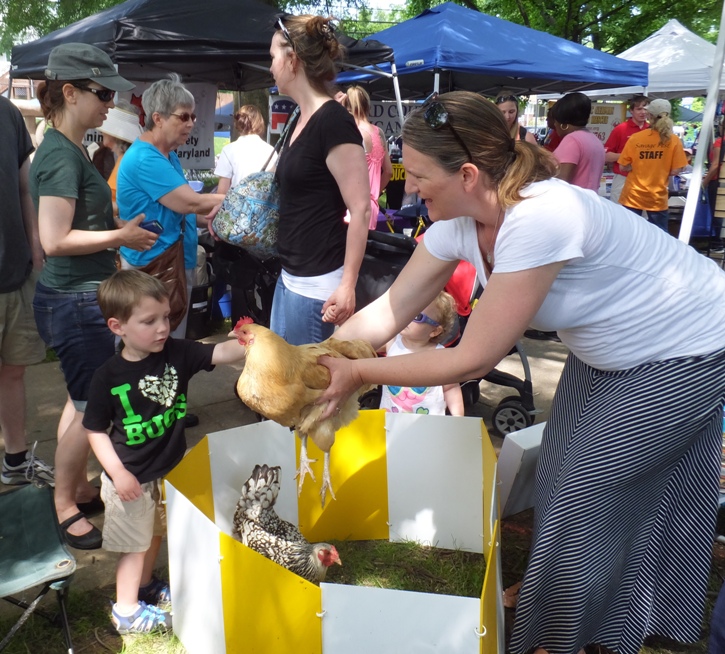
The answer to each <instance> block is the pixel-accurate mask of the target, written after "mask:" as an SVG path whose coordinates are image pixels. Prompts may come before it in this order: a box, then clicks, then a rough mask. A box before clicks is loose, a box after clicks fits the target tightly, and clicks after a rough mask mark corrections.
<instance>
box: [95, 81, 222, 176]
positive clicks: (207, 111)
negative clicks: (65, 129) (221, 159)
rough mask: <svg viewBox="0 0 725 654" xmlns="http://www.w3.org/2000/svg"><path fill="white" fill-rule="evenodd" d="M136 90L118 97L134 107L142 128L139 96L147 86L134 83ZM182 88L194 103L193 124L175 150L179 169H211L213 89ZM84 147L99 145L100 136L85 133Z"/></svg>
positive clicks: (203, 86) (207, 86) (192, 85)
mask: <svg viewBox="0 0 725 654" xmlns="http://www.w3.org/2000/svg"><path fill="white" fill-rule="evenodd" d="M134 83H135V84H136V88H134V89H132V90H131V91H128V92H124V93H119V94H118V97H119V98H121V99H124V100H126V101H127V102H130V103H131V104H132V105H133V106H136V107H138V109H139V112H140V114H141V115H140V116H139V122H140V124H141V126H143V125H144V122H145V118H146V117H145V116H144V114H143V107H142V106H141V95H142V94H143V92H144V91H145V90H146V89H147V88H148V87H149V86H150V83H147V82H134ZM184 86H185V87H186V88H187V89H189V91H191V93H192V95H193V96H194V101H195V103H196V105H195V107H194V113H195V114H196V123H194V127H193V129H192V130H191V134H190V135H189V139H188V140H187V141H186V143H185V144H184V145H182V146H180V147H179V148H177V149H176V154H177V155H178V157H179V160H180V161H181V165H182V167H183V168H185V169H187V170H205V169H209V168H214V165H215V164H214V111H215V107H216V93H217V90H216V87H215V86H214V85H213V84H201V83H189V84H184ZM83 142H84V143H85V145H90V144H91V143H93V142H95V143H98V144H99V145H101V144H102V143H103V135H102V134H101V133H100V132H97V131H96V130H89V131H88V132H86V137H85V139H84V141H83Z"/></svg>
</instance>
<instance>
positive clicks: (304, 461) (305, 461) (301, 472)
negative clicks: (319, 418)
mask: <svg viewBox="0 0 725 654" xmlns="http://www.w3.org/2000/svg"><path fill="white" fill-rule="evenodd" d="M300 441H301V443H300V467H299V468H298V469H297V474H296V475H295V479H297V497H299V496H300V495H301V494H302V484H303V483H304V481H305V477H306V476H307V475H309V476H310V477H312V481H315V475H314V473H313V472H312V468H311V467H310V463H316V462H317V459H310V457H309V456H307V434H305V435H302V434H300ZM325 457H327V453H325ZM325 461H327V458H325ZM328 476H329V473H328ZM323 481H324V478H323Z"/></svg>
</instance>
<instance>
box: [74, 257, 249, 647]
mask: <svg viewBox="0 0 725 654" xmlns="http://www.w3.org/2000/svg"><path fill="white" fill-rule="evenodd" d="M98 304H99V306H100V308H101V311H102V312H103V316H104V318H105V319H106V322H107V323H108V327H109V328H110V330H111V331H112V332H113V333H114V334H115V335H116V336H119V337H120V338H121V339H122V340H123V344H124V348H123V350H122V351H121V353H120V354H116V355H115V356H113V357H111V358H110V359H109V360H108V361H107V362H106V363H105V364H103V365H102V366H101V367H100V368H99V369H98V370H97V371H96V372H95V374H94V376H93V382H92V384H91V389H90V392H89V397H88V405H87V408H86V412H85V416H84V418H83V426H84V427H85V428H86V430H87V431H88V438H89V440H90V443H91V447H92V448H93V451H94V453H95V455H96V457H97V458H98V460H99V461H100V463H101V465H102V466H103V469H104V473H103V474H102V476H101V482H102V484H101V496H102V498H103V501H104V503H105V506H106V512H105V521H104V525H103V547H104V549H106V550H109V551H112V552H120V553H121V556H120V558H119V561H118V567H117V570H116V604H114V606H113V610H112V619H113V623H114V626H115V627H116V629H117V630H118V632H119V633H122V634H126V633H140V632H148V631H153V630H156V629H165V628H168V627H170V626H171V617H170V615H169V613H168V612H166V611H164V610H162V609H160V608H158V606H157V605H158V604H161V603H167V602H168V601H169V589H168V583H166V582H164V581H162V580H160V579H157V578H156V577H153V576H152V571H153V567H154V562H155V561H156V556H157V554H158V552H159V549H160V547H161V537H162V535H163V533H164V531H165V516H164V514H163V511H162V507H161V504H160V492H159V486H160V480H161V478H162V477H164V476H165V475H166V474H168V473H169V471H171V469H172V468H174V467H175V466H176V465H177V464H178V463H179V461H181V459H182V457H183V456H184V452H185V450H186V437H185V434H184V416H185V415H186V406H187V405H186V397H187V387H188V383H189V379H190V378H191V377H192V376H193V375H195V374H196V373H197V372H199V371H200V370H212V369H213V368H214V366H215V365H216V364H219V363H235V362H238V361H242V360H243V359H244V356H245V349H244V347H243V346H241V345H240V344H239V342H238V341H237V340H236V339H234V340H230V341H226V342H224V343H218V344H216V345H214V344H204V343H197V342H196V341H190V340H181V339H180V340H176V339H172V338H169V295H168V292H167V290H166V288H165V287H164V285H163V284H162V283H161V282H159V281H158V280H157V279H155V278H153V277H151V276H150V275H147V274H146V273H142V272H140V271H138V270H122V271H119V272H116V273H114V274H113V276H111V277H110V278H109V279H107V280H106V281H104V282H103V283H102V284H101V285H100V287H99V289H98ZM109 425H110V427H111V429H110V433H106V432H107V430H108V427H109Z"/></svg>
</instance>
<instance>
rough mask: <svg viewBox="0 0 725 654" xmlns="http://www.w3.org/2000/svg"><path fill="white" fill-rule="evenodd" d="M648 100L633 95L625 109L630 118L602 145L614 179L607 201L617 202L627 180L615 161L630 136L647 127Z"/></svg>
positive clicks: (618, 126) (605, 160)
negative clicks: (627, 110)
mask: <svg viewBox="0 0 725 654" xmlns="http://www.w3.org/2000/svg"><path fill="white" fill-rule="evenodd" d="M648 104H649V99H648V98H647V96H645V95H635V96H634V97H633V98H631V99H630V101H629V103H628V105H627V108H628V109H629V113H630V114H631V117H630V118H629V119H628V120H625V121H624V122H623V123H620V124H619V125H617V126H616V127H615V128H614V129H613V130H612V133H611V134H610V135H609V138H608V139H607V142H606V143H605V144H604V150H605V152H606V154H605V155H604V162H605V163H611V164H613V165H612V172H613V173H614V179H612V192H611V194H610V196H609V199H610V200H611V201H612V202H617V203H618V202H619V195H620V193H621V192H622V189H623V188H624V180H625V179H627V173H626V172H624V171H622V170H621V169H620V168H619V164H618V163H617V159H619V155H620V153H621V152H622V150H624V144H625V143H626V142H627V140H628V139H629V137H630V136H632V134H636V133H637V132H641V131H642V130H643V129H647V128H648V127H649V123H648V122H647V105H648Z"/></svg>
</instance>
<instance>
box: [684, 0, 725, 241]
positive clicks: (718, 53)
mask: <svg viewBox="0 0 725 654" xmlns="http://www.w3.org/2000/svg"><path fill="white" fill-rule="evenodd" d="M724 55H725V3H723V7H722V13H721V15H720V31H719V33H718V35H717V45H716V47H715V60H714V61H713V64H712V73H711V74H710V85H709V86H708V88H707V99H706V100H705V110H704V111H703V112H702V127H701V128H700V137H702V135H703V133H706V134H710V133H712V125H713V124H714V122H715V105H716V104H717V100H718V95H719V93H720V78H721V76H722V65H723V58H724ZM705 129H707V132H705ZM709 145H710V143H709V139H707V138H706V139H705V141H704V142H703V141H702V140H700V143H699V145H698V148H697V153H696V154H695V164H694V166H693V167H692V177H691V178H690V188H689V189H688V191H687V200H686V201H685V209H684V211H683V212H682V223H681V224H680V234H679V239H680V240H681V241H682V242H683V243H689V242H690V235H691V234H692V224H693V222H694V221H695V209H696V207H697V203H698V201H699V199H700V188H701V187H702V169H703V164H704V162H705V152H706V151H707V149H708V146H709ZM714 210H715V207H711V211H714ZM717 236H718V238H719V237H720V235H719V234H718V235H717Z"/></svg>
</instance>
